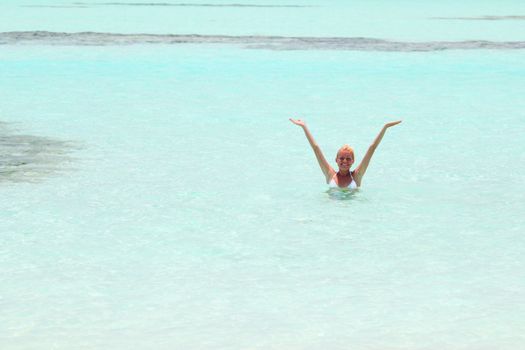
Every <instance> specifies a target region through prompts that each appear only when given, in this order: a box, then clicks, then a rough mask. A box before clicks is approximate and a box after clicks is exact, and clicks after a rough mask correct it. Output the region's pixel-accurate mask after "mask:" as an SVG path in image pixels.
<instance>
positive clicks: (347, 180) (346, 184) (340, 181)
mask: <svg viewBox="0 0 525 350" xmlns="http://www.w3.org/2000/svg"><path fill="white" fill-rule="evenodd" d="M329 186H330V187H339V188H350V189H356V188H357V187H358V186H357V183H356V182H355V180H354V172H351V173H350V175H349V176H341V175H340V174H339V173H335V174H334V176H333V177H332V179H331V180H330V183H329Z"/></svg>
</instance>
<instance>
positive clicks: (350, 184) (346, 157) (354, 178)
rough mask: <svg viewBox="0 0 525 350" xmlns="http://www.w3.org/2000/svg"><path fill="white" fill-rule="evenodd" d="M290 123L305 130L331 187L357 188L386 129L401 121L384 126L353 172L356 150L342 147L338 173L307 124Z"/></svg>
mask: <svg viewBox="0 0 525 350" xmlns="http://www.w3.org/2000/svg"><path fill="white" fill-rule="evenodd" d="M290 121H291V122H292V123H294V124H295V125H299V126H300V127H302V128H303V131H304V134H305V135H306V138H307V139H308V142H310V146H312V149H313V150H314V153H315V156H316V157H317V161H318V162H319V165H320V166H321V170H322V171H323V174H324V176H325V178H326V183H327V184H330V187H341V188H357V187H360V186H361V181H362V180H363V176H364V175H365V172H366V168H368V164H369V163H370V159H371V158H372V155H373V154H374V152H375V150H376V148H377V146H379V143H380V142H381V139H382V138H383V135H385V132H386V129H388V128H389V127H391V126H394V125H397V124H399V123H401V120H398V121H395V122H390V123H386V124H385V125H384V126H383V129H381V132H380V133H379V135H377V137H376V139H375V140H374V142H373V143H372V144H371V145H370V147H369V148H368V151H367V152H366V154H365V157H364V158H363V160H362V161H361V163H360V164H359V165H358V166H357V168H355V170H353V171H351V170H350V168H351V167H352V164H354V160H355V158H354V150H353V149H352V147H350V146H348V145H344V146H343V147H341V148H340V149H339V151H338V152H337V156H336V158H335V161H336V163H337V166H338V167H339V171H338V172H336V171H335V170H334V169H333V168H332V167H331V166H330V164H328V162H327V161H326V159H325V157H324V155H323V152H321V149H320V148H319V146H318V145H317V143H316V142H315V140H314V138H313V136H312V134H310V131H309V130H308V127H307V126H306V123H305V122H304V121H302V120H301V119H297V120H296V119H292V118H290Z"/></svg>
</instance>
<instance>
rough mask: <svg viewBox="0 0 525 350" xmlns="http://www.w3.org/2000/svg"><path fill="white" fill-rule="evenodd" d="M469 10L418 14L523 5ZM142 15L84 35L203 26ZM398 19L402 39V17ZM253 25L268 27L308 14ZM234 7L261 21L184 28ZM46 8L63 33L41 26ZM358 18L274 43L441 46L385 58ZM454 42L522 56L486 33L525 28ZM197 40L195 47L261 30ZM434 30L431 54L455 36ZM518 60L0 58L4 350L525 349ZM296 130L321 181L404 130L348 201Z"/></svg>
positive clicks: (211, 52)
mask: <svg viewBox="0 0 525 350" xmlns="http://www.w3.org/2000/svg"><path fill="white" fill-rule="evenodd" d="M49 3H50V2H43V1H39V2H36V1H34V2H28V3H27V4H28V5H39V6H41V5H42V4H49ZM254 3H255V2H254ZM374 4H375V5H374ZM380 4H381V5H384V6H386V7H381V8H383V10H384V11H385V13H384V14H383V16H386V17H388V16H387V14H388V13H389V12H388V11H387V10H388V9H389V8H390V7H389V6H390V5H387V4H385V3H383V2H381V3H380ZM380 4H379V3H377V4H376V3H372V4H371V5H364V4H363V3H359V4H358V5H356V6H357V7H358V8H362V9H368V10H369V11H371V9H372V8H373V7H374V6H379V5H380ZM483 4H484V5H483V6H484V7H481V8H482V9H486V10H487V11H486V12H484V11H482V10H481V9H480V8H477V9H475V10H474V9H472V10H471V11H468V10H469V9H470V8H468V7H461V8H454V7H452V6H451V5H450V6H448V5H447V6H445V5H443V6H442V7H437V5H431V4H427V5H426V6H427V7H426V8H425V6H423V5H418V6H417V7H416V9H418V10H417V11H416V13H420V12H421V11H423V10H425V11H426V12H432V13H435V12H439V15H440V16H441V15H448V16H456V17H462V16H485V15H501V16H503V15H520V14H524V13H525V12H524V11H522V12H520V10H522V8H521V7H520V6H522V5H520V4H519V3H517V2H508V3H505V4H507V5H506V6H508V7H507V8H508V9H509V10H508V11H504V7H501V8H500V7H499V5H497V4H496V3H495V2H485V3H483ZM59 5H63V4H62V3H61V4H59ZM312 5H316V4H315V3H312ZM338 6H342V5H341V4H340V3H332V4H329V5H325V7H326V8H325V7H323V9H324V10H319V11H321V12H320V13H321V14H323V13H326V12H323V11H332V13H334V11H335V9H337V8H338ZM345 6H346V5H345ZM367 6H369V7H367ZM136 7H137V6H135V7H133V6H129V7H125V6H120V7H119V6H109V5H107V6H102V5H98V6H93V7H92V8H88V9H87V10H90V11H97V12H98V13H105V14H106V15H107V16H110V15H111V14H112V12H115V11H125V12H126V13H128V12H129V13H132V14H129V15H130V16H132V15H133V16H135V15H136V16H137V17H136V20H137V21H138V23H141V25H142V27H140V26H139V27H138V29H140V30H138V29H137V31H135V30H133V28H134V27H133V26H132V25H131V23H133V22H129V21H126V20H125V18H124V19H122V18H121V19H119V20H115V21H113V22H111V23H109V22H104V21H102V20H101V21H100V23H98V22H89V21H88V20H89V16H88V17H87V18H86V17H83V19H79V20H78V21H77V22H76V23H77V24H78V23H82V22H83V21H84V23H85V27H84V28H83V29H82V30H91V31H99V32H104V31H107V32H115V33H121V32H122V33H131V32H146V33H173V34H191V33H195V32H193V31H191V29H192V28H197V22H199V21H198V20H196V21H193V22H192V21H188V22H187V23H186V24H185V25H187V27H181V28H183V29H184V30H182V29H181V30H179V29H180V28H179V29H178V28H176V27H169V28H168V27H166V28H168V29H169V30H167V29H165V28H164V27H163V23H164V22H163V21H162V18H160V20H159V21H158V23H157V22H155V21H153V20H152V18H150V17H147V16H146V17H138V14H137V12H136V11H139V9H136ZM403 8H406V9H407V12H402V13H401V12H400V14H399V15H398V17H397V18H398V19H399V17H404V14H405V13H412V12H414V11H415V10H414V9H412V10H410V7H408V5H406V6H405V7H403ZM2 9H3V10H4V9H9V11H12V12H11V14H15V15H13V16H12V17H10V18H11V19H12V22H10V23H8V24H6V22H5V21H3V22H2V23H3V24H2V27H1V30H2V31H11V30H31V31H34V30H54V31H64V32H69V31H75V30H77V29H76V28H80V27H75V26H73V25H71V23H69V22H67V21H68V19H67V18H69V17H66V16H65V15H66V14H68V15H70V16H71V17H70V18H79V17H76V15H75V14H76V12H74V11H78V10H80V9H79V8H47V7H46V8H43V7H23V6H19V5H18V4H17V3H15V2H12V3H6V4H5V5H3V8H2ZM262 9H263V10H262V11H264V12H263V13H264V15H261V18H263V17H264V20H265V21H266V22H265V23H269V22H271V21H272V20H276V19H275V18H276V17H273V16H277V17H278V15H279V14H280V13H281V14H282V12H287V11H295V10H301V11H302V10H305V9H308V11H311V8H262ZM437 9H439V11H437ZM83 10H84V9H83ZM179 10H180V8H179V7H177V6H172V7H169V9H166V7H163V10H162V11H163V12H164V13H165V15H166V16H168V15H169V14H172V15H173V16H177V15H180V14H178V13H179V12H178V11H179ZM244 10H246V11H247V13H248V14H249V13H251V14H252V15H253V16H255V13H256V10H257V11H259V10H261V8H251V7H250V8H244V9H243V8H237V7H235V8H230V7H225V8H223V7H217V8H215V7H205V8H204V7H202V6H200V7H199V6H197V7H183V11H184V12H183V13H186V14H194V15H195V17H194V18H197V19H199V20H201V21H202V23H206V25H209V24H210V23H208V22H207V21H206V18H208V17H209V18H215V19H216V20H218V21H221V20H222V19H221V18H222V17H220V16H223V15H224V16H233V15H232V13H233V14H235V13H236V11H244ZM270 10H272V11H274V12H277V14H272V15H270V14H269V12H270ZM489 10H498V11H499V12H497V11H494V12H491V11H489ZM41 11H45V12H46V13H55V16H58V17H59V18H60V19H61V20H62V22H61V21H55V20H53V21H51V20H50V19H49V17H43V18H41V19H40V20H38V21H37V20H35V19H34V17H33V15H34V14H37V13H43V12H41ZM53 11H57V12H53ZM140 11H146V12H148V11H159V10H156V9H153V8H150V7H141V9H140ZM411 11H412V12H411ZM418 11H419V12H418ZM496 12H497V13H496ZM3 13H9V12H3ZM203 13H205V14H206V16H208V17H205V18H202V17H199V16H200V14H203ZM294 13H295V12H294ZM376 15H377V16H378V18H383V17H382V16H381V15H380V14H376ZM16 16H18V18H26V19H27V22H23V21H22V22H19V21H14V18H16ZM294 16H297V18H295V17H294V18H295V19H294V21H295V22H294V23H297V25H298V26H299V24H301V23H302V24H301V26H302V25H303V24H304V23H308V21H307V19H305V17H304V16H301V15H294ZM319 16H320V19H319V21H327V22H330V21H329V18H328V17H327V16H328V15H319ZM389 16H393V17H396V16H395V15H394V14H390V15H389ZM241 17H242V16H241ZM31 18H33V19H31ZM98 18H99V19H100V17H98ZM232 18H240V17H236V16H234V17H232ZM418 18H419V17H418ZM92 19H93V20H94V19H95V17H92ZM261 21H262V19H261ZM302 21H304V22H302ZM363 21H364V22H363V25H362V26H360V27H359V30H356V31H353V30H351V29H348V28H347V29H341V28H342V27H338V26H334V27H333V30H334V34H332V33H330V32H329V31H326V32H325V31H322V30H320V31H319V32H316V31H315V30H314V29H313V28H310V27H306V26H302V27H301V28H302V31H294V30H292V29H287V28H280V29H279V31H280V32H279V35H282V34H286V35H290V36H292V35H300V34H304V35H312V36H324V35H336V34H339V36H352V37H353V36H359V35H360V33H361V32H362V33H365V32H367V31H368V34H367V35H364V36H365V37H370V38H378V39H392V40H400V41H418V40H434V37H433V36H432V35H430V34H428V33H427V34H428V37H425V36H426V35H427V34H424V33H422V32H423V31H422V32H417V33H414V35H413V36H412V37H408V33H409V32H410V31H407V32H404V34H401V29H400V32H399V33H397V34H399V35H397V34H396V33H392V36H391V37H386V35H379V34H381V33H380V32H378V31H376V30H377V28H375V27H374V26H373V25H370V26H368V25H365V23H370V22H366V21H365V20H363ZM426 21H427V20H426ZM456 21H459V22H462V23H461V24H460V23H458V24H457V25H461V26H464V27H463V28H467V27H468V26H470V25H473V26H476V27H478V26H479V27H483V28H484V29H483V30H481V31H477V32H474V31H473V32H470V30H474V29H472V28H476V27H472V28H471V29H469V30H466V31H464V32H462V33H467V32H469V33H470V34H469V37H468V38H467V39H476V40H495V41H497V40H504V41H505V40H509V41H513V40H524V39H523V37H520V35H521V34H520V33H519V32H517V31H515V30H513V31H509V32H505V31H498V30H495V29H494V28H496V27H497V26H498V25H499V24H497V23H495V22H498V23H501V25H506V26H509V27H512V28H520V27H519V26H521V27H523V23H525V21H520V20H500V21H488V20H463V21H461V20H456ZM387 22H388V21H387ZM463 22H468V23H473V24H468V23H463ZM388 23H390V22H388ZM431 23H441V22H440V21H438V20H435V21H433V22H432V21H431ZM255 24H257V23H255ZM51 25H53V26H51ZM206 25H204V26H203V28H209V31H207V30H206V31H203V32H200V34H202V33H204V34H232V35H244V34H253V33H254V32H259V31H260V34H261V35H272V34H274V33H275V32H273V31H272V30H271V28H275V27H273V26H266V27H265V26H262V27H260V28H257V26H256V25H254V26H255V29H253V30H252V29H249V28H250V27H249V26H248V25H244V24H242V23H241V22H238V23H235V21H233V23H229V25H231V26H233V25H238V26H239V27H238V29H239V30H233V29H231V27H228V26H226V27H225V32H222V33H221V32H220V31H219V30H218V28H213V27H206ZM406 25H407V27H406V28H408V27H410V26H415V24H414V23H413V22H411V23H410V24H406ZM119 26H121V28H119ZM435 26H436V27H433V30H434V31H435V33H439V35H436V36H435V38H437V39H436V40H447V41H459V40H463V39H464V37H465V36H464V35H458V36H456V35H455V33H454V32H453V31H447V30H444V29H443V28H441V27H440V26H441V24H435ZM487 26H488V27H487ZM490 26H492V27H490ZM124 27H126V28H127V29H126V28H124ZM123 28H124V29H126V30H124V29H123ZM155 28H156V29H157V30H154V29H155ZM247 28H248V29H247ZM327 28H332V27H330V26H327ZM338 28H339V29H341V31H339V32H336V30H339V29H338ZM490 28H492V29H490ZM499 28H501V26H500V27H499ZM121 29H122V30H121ZM150 29H151V30H150ZM240 29H242V30H240ZM263 29H264V31H263ZM248 32H249V33H248ZM430 32H432V31H430ZM354 33H356V34H355V35H354ZM410 33H412V32H410ZM487 33H492V34H490V35H486V34H487ZM522 33H523V32H522ZM316 34H317V35H316ZM376 34H377V35H376ZM456 34H457V33H456ZM523 62H525V51H524V50H483V49H475V50H442V51H433V52H370V51H353V50H351V51H347V50H315V49H309V50H268V49H246V48H243V47H242V46H239V45H234V44H226V45H217V44H199V45H197V44H186V45H184V44H172V45H166V44H160V45H147V44H137V45H116V44H115V45H111V44H110V45H105V46H79V45H65V46H64V45H58V46H54V45H48V43H47V42H46V41H43V42H36V43H33V44H23V45H22V44H8V45H0V87H1V88H0V100H1V101H2V103H1V107H0V121H2V124H0V133H1V134H0V192H1V196H0V221H1V223H2V224H1V226H0V232H1V234H2V240H1V243H0V276H2V277H1V279H2V281H1V283H0V309H1V310H2V312H0V324H2V325H3V326H2V327H0V347H1V348H2V349H36V348H49V349H70V348H72V347H74V348H79V349H100V348H112V349H130V348H133V349H174V348H175V349H179V348H189V349H239V348H248V349H327V348H328V349H347V348H349V347H351V348H355V349H438V348H447V349H493V348H498V349H517V348H520V347H521V346H522V345H523V343H524V342H525V338H524V337H523V334H525V333H524V331H525V328H524V323H523V320H524V317H525V304H524V303H523V300H524V297H525V282H524V281H525V273H524V272H523V265H524V263H525V260H524V258H523V256H524V253H525V252H524V250H525V246H524V243H525V242H524V238H523V234H522V231H523V229H524V227H525V219H523V216H522V213H523V212H524V211H525V205H524V204H523V190H524V189H525V186H524V185H525V184H524V182H525V180H524V179H523V176H522V174H523V171H524V170H525V169H524V165H523V164H525V162H524V154H525V152H524V148H525V142H524V141H523V137H522V135H523V132H524V131H525V123H524V122H523V120H524V117H525V114H524V112H523V111H525V102H524V100H523V95H524V93H525V84H524V83H523V82H524V79H525V64H524V63H523ZM295 116H300V117H302V118H304V119H305V120H307V122H308V125H309V127H310V129H311V131H312V133H313V135H314V136H315V138H316V140H317V141H318V143H319V144H320V145H321V147H322V149H323V150H324V152H325V155H326V157H327V158H328V159H329V160H330V161H332V158H334V157H335V152H336V151H337V149H338V147H340V146H341V145H342V144H343V143H349V144H351V145H352V146H354V147H355V149H356V157H357V159H358V160H359V159H360V157H361V156H362V155H363V154H364V152H365V151H366V149H367V147H368V145H369V144H370V143H371V142H372V140H373V139H374V137H375V136H376V134H377V133H378V132H379V130H380V128H381V126H382V124H383V123H385V122H387V121H390V120H395V119H398V118H400V119H403V123H402V124H401V125H399V126H397V127H394V128H392V129H390V130H389V131H388V132H387V134H386V135H385V137H384V139H383V142H382V143H381V145H380V147H379V148H378V150H377V151H376V154H375V155H374V158H373V160H372V163H371V165H370V167H369V170H368V172H367V175H366V177H365V179H364V181H363V187H362V188H361V189H360V190H359V191H357V192H355V193H352V195H349V196H345V198H344V200H341V199H338V198H334V196H333V195H330V193H328V192H327V190H328V189H327V186H326V185H325V184H324V183H323V176H322V174H321V171H320V170H319V169H318V166H317V163H316V160H315V157H314V155H313V152H312V151H311V150H310V149H309V146H308V143H307V141H306V139H305V137H304V135H303V133H302V131H301V130H300V129H299V128H298V127H296V126H294V125H292V124H291V123H290V122H289V121H288V118H289V117H295Z"/></svg>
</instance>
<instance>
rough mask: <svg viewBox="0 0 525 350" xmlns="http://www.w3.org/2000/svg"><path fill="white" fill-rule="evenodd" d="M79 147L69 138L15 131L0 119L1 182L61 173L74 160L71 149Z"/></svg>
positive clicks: (32, 178)
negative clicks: (64, 139)
mask: <svg viewBox="0 0 525 350" xmlns="http://www.w3.org/2000/svg"><path fill="white" fill-rule="evenodd" d="M78 149H79V147H78V146H76V145H74V144H73V143H71V142H67V141H61V140H55V139H51V138H47V137H41V136H34V135H19V134H14V133H13V132H12V131H11V130H10V128H8V127H7V125H6V124H5V123H2V122H0V184H1V183H4V182H39V181H41V180H42V179H43V178H45V177H47V176H51V175H53V174H57V173H60V172H62V171H63V170H65V169H66V166H65V165H66V164H67V163H69V162H71V161H72V158H71V157H70V153H71V152H73V151H74V150H78Z"/></svg>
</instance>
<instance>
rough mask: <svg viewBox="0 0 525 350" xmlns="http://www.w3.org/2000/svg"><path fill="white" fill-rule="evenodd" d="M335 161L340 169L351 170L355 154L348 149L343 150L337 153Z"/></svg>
mask: <svg viewBox="0 0 525 350" xmlns="http://www.w3.org/2000/svg"><path fill="white" fill-rule="evenodd" d="M335 161H336V162H337V166H338V167H339V170H350V167H351V166H352V164H354V154H353V153H352V152H348V151H341V152H339V153H337V158H335Z"/></svg>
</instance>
